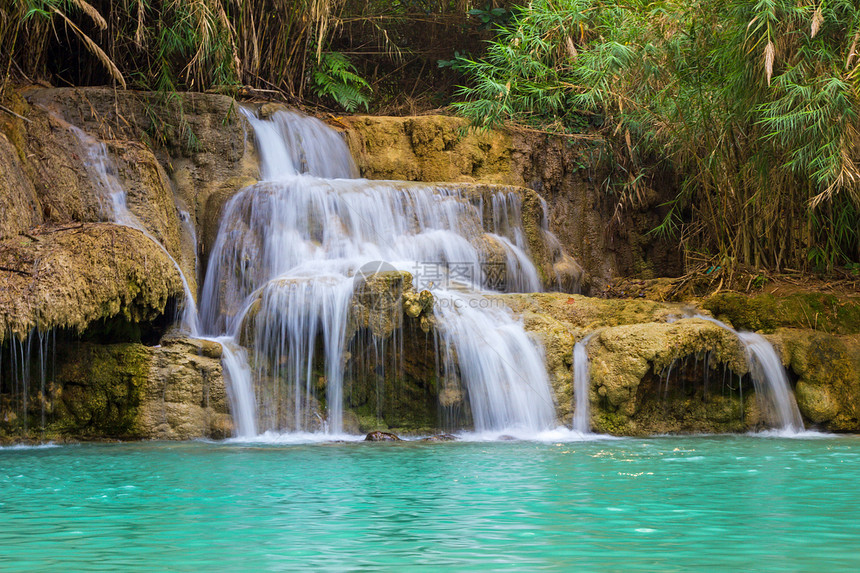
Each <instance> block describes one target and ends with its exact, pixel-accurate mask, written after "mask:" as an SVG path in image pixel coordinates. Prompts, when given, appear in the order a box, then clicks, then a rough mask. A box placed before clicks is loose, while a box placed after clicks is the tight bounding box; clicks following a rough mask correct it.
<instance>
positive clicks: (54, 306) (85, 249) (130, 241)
mask: <svg viewBox="0 0 860 573" xmlns="http://www.w3.org/2000/svg"><path fill="white" fill-rule="evenodd" d="M0 266H2V267H4V269H15V271H14V272H12V271H9V270H2V271H0V280H2V284H3V286H4V288H3V289H2V290H0V341H2V340H3V338H4V337H5V336H6V335H7V334H8V333H10V332H11V333H13V334H15V335H17V336H19V337H23V336H25V335H26V334H28V333H29V332H30V331H31V330H32V329H33V328H39V329H40V330H42V331H46V330H49V329H51V328H57V327H59V328H70V329H75V330H77V331H78V332H80V331H83V330H84V329H86V328H87V326H88V325H89V324H90V323H92V322H93V321H96V320H99V319H106V318H111V317H114V316H122V317H124V318H125V319H127V320H129V321H131V322H141V321H148V320H152V319H154V318H155V317H157V316H159V315H161V314H162V313H163V312H164V309H165V307H166V305H167V300H168V298H169V297H178V296H181V295H182V292H183V290H182V285H181V282H180V281H179V275H178V273H177V272H176V270H175V268H174V267H173V265H172V263H171V262H170V261H169V259H168V258H167V256H166V255H165V254H164V252H163V251H162V250H161V249H159V248H158V247H157V246H156V245H155V244H153V243H152V241H150V240H149V239H147V238H146V237H145V236H144V235H143V234H142V233H141V232H140V231H137V230H135V229H130V228H127V227H120V226H117V225H112V224H107V223H91V224H85V225H80V226H72V227H61V228H44V229H40V230H36V231H34V232H33V234H31V235H30V236H28V237H26V238H19V239H7V240H5V241H2V242H0Z"/></svg>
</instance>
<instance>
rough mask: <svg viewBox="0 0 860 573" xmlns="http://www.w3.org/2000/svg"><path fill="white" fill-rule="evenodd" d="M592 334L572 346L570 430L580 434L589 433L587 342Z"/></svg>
mask: <svg viewBox="0 0 860 573" xmlns="http://www.w3.org/2000/svg"><path fill="white" fill-rule="evenodd" d="M595 334H596V333H595V332H592V333H591V334H589V335H588V336H586V337H585V338H583V339H582V340H580V341H579V342H577V343H576V344H574V345H573V397H574V401H575V403H574V409H573V425H572V429H573V430H574V431H576V432H580V433H582V434H588V433H590V432H591V404H590V401H589V396H588V395H589V390H590V388H591V368H590V365H589V362H588V342H589V341H590V340H591V339H592V337H593V336H594V335H595Z"/></svg>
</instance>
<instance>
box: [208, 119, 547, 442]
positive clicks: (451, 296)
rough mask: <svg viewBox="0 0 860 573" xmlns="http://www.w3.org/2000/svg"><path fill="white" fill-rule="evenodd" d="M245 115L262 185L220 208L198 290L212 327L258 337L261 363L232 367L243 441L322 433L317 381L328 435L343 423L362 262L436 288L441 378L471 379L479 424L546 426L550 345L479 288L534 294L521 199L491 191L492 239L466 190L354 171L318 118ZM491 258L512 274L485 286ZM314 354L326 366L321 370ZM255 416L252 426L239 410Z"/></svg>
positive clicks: (466, 384) (254, 345)
mask: <svg viewBox="0 0 860 573" xmlns="http://www.w3.org/2000/svg"><path fill="white" fill-rule="evenodd" d="M247 115H248V120H249V122H250V123H251V125H252V127H253V128H254V132H255V135H256V138H257V145H258V149H259V152H260V157H261V166H260V170H261V176H262V178H263V181H261V182H260V183H257V184H255V185H252V186H250V187H247V188H246V189H244V190H242V191H241V192H239V193H238V194H237V195H235V196H234V197H233V198H232V199H230V201H229V202H228V203H227V204H226V205H225V207H224V214H223V216H222V219H221V222H220V228H219V232H218V236H217V239H216V242H215V244H214V246H213V249H212V252H211V256H210V258H209V265H208V267H207V272H206V278H205V280H204V283H203V290H202V294H201V322H202V328H203V330H204V332H205V333H207V335H209V336H215V337H219V338H217V339H218V340H222V339H224V337H229V340H232V344H233V345H235V347H236V348H238V346H239V342H240V340H243V341H244V339H243V338H242V333H243V332H244V333H245V337H246V338H247V333H248V332H249V328H250V332H252V333H253V336H252V340H250V341H244V343H245V344H246V345H248V350H249V351H250V353H249V354H252V355H253V357H254V358H253V359H252V366H250V367H249V366H246V365H244V364H241V362H242V361H241V360H236V361H235V363H233V362H234V361H233V360H232V358H231V359H229V360H225V361H224V365H225V369H226V370H227V373H228V376H229V378H230V380H231V381H232V390H231V392H232V393H233V396H234V399H235V404H234V407H235V410H236V411H239V412H243V414H242V415H241V416H237V420H236V421H237V426H238V434H239V435H241V436H249V435H253V434H254V433H256V432H266V431H300V432H301V431H314V430H315V429H317V428H319V420H318V419H317V416H316V412H315V410H314V406H315V404H317V403H318V400H319V399H320V398H321V397H320V396H316V395H315V386H316V385H317V382H318V377H320V376H323V377H324V380H325V396H324V398H325V412H324V414H325V420H324V424H323V426H322V428H323V429H325V430H326V431H328V432H330V433H335V434H337V433H340V432H342V431H343V406H344V404H343V403H344V391H343V388H344V377H345V372H344V363H345V360H346V356H345V343H346V340H345V336H346V334H347V332H348V327H349V324H348V323H349V320H350V304H351V301H352V300H353V294H354V292H355V289H356V285H357V282H356V281H357V280H358V278H361V276H362V269H364V268H366V266H367V265H368V264H372V265H382V266H383V267H384V268H386V269H399V270H402V271H408V272H410V273H411V274H412V276H413V284H414V286H415V290H416V292H417V291H420V290H422V289H427V290H429V291H431V292H432V293H433V295H434V297H435V301H436V302H435V307H434V316H435V319H436V321H437V331H436V332H437V336H438V341H437V346H438V351H439V356H438V363H439V370H440V371H439V376H440V377H441V378H442V384H443V385H446V386H447V385H449V384H450V385H462V387H463V389H464V391H465V393H466V395H467V396H468V404H469V407H470V409H471V420H472V422H473V425H474V429H475V430H476V431H479V432H484V431H487V432H493V431H502V430H506V431H507V430H522V431H527V432H537V431H541V430H545V429H548V428H550V427H552V426H553V425H554V419H555V413H554V405H553V399H552V394H551V391H550V386H549V380H548V377H547V374H546V368H545V366H544V359H543V355H542V352H541V349H540V348H539V346H538V345H536V343H535V342H534V341H533V340H532V339H531V338H530V337H529V336H528V335H527V333H526V332H525V330H524V328H523V326H522V325H521V324H520V322H518V321H517V320H515V319H514V318H513V317H512V315H511V313H510V311H509V310H508V309H507V308H505V307H503V306H502V305H501V304H500V303H498V302H497V301H494V300H490V299H487V298H486V297H485V296H484V294H485V293H491V292H494V291H499V290H501V291H505V290H514V291H517V290H522V291H536V290H540V281H539V278H538V274H537V270H536V269H535V267H534V264H533V263H532V262H531V260H530V259H529V257H528V255H527V254H526V252H525V249H526V244H525V239H524V235H523V231H522V226H521V218H520V217H519V215H518V213H519V209H520V205H519V198H518V197H516V196H514V195H511V196H507V195H501V194H499V195H497V196H495V197H493V198H492V203H493V205H492V206H493V207H494V209H493V222H494V223H495V225H494V226H493V230H494V232H493V233H490V232H486V231H485V230H484V229H483V224H484V221H483V213H482V208H480V205H477V206H476V205H475V204H474V202H473V201H470V200H469V197H467V196H466V194H465V193H464V192H463V191H461V190H459V189H457V188H448V187H441V186H432V185H427V184H417V183H406V182H391V181H388V182H386V181H367V180H362V179H355V178H354V177H355V175H356V168H355V165H354V163H353V161H352V158H351V156H350V154H349V150H348V149H347V147H346V145H345V143H344V142H343V141H342V140H341V139H340V137H339V136H338V135H337V134H336V133H335V132H334V131H333V130H331V129H330V128H328V127H327V126H325V124H323V123H322V122H320V121H319V120H316V119H313V118H308V117H304V116H300V115H298V114H294V113H289V112H277V113H275V114H274V115H273V116H272V118H271V119H269V120H260V119H257V118H256V117H255V116H253V115H252V114H247ZM488 245H490V246H491V248H488ZM491 252H495V253H502V256H501V259H502V260H501V261H498V260H497V259H498V257H497V259H493V258H492V257H491V256H490V255H488V253H491ZM491 264H500V265H501V266H503V267H504V269H505V273H504V280H502V281H501V282H499V281H496V282H493V281H492V280H491V279H493V278H494V277H495V273H491V272H489V271H490V270H489V269H488V265H491ZM394 326H396V325H394ZM395 330H396V328H395ZM371 343H372V344H373V345H375V347H378V348H382V347H384V346H385V344H386V343H385V342H384V340H374V341H371ZM241 355H242V354H241V353H240V352H237V353H236V357H240V356H241ZM320 357H322V358H323V360H322V363H323V364H324V372H320V371H318V370H315V368H314V365H315V364H316V363H318V362H317V361H318V360H319V358H320ZM263 380H267V381H268V384H263ZM253 411H256V426H251V424H250V422H249V421H248V418H247V417H246V416H245V414H244V413H250V412H253Z"/></svg>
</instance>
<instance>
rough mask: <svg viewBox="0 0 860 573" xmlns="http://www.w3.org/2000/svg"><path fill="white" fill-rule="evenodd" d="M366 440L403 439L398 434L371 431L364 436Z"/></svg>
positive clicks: (392, 440)
mask: <svg viewBox="0 0 860 573" xmlns="http://www.w3.org/2000/svg"><path fill="white" fill-rule="evenodd" d="M364 441H365V442H400V441H402V440H401V439H400V438H398V437H397V436H396V435H394V434H391V433H388V432H370V433H369V434H367V436H366V437H365V438H364Z"/></svg>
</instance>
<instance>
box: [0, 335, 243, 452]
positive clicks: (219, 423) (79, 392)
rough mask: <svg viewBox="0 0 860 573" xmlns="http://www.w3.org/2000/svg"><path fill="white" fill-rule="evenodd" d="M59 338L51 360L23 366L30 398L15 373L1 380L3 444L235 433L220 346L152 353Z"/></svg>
mask: <svg viewBox="0 0 860 573" xmlns="http://www.w3.org/2000/svg"><path fill="white" fill-rule="evenodd" d="M53 336H54V338H53V339H52V338H51V336H48V337H47V340H49V341H51V344H48V345H45V348H46V352H45V353H44V354H36V353H33V352H32V351H29V352H28V353H27V354H25V356H29V358H30V360H28V361H27V363H24V364H20V365H19V367H25V368H29V369H30V373H31V376H30V377H29V380H28V384H29V387H28V388H26V394H25V393H24V392H25V389H24V385H23V380H22V379H19V378H14V374H13V375H12V376H10V372H9V370H6V371H5V372H4V373H3V374H4V375H3V376H2V377H0V442H5V441H16V440H21V439H24V440H52V439H58V440H66V439H106V438H113V439H169V440H187V439H193V438H202V437H209V438H225V437H228V436H229V435H230V434H231V433H232V422H231V419H230V415H229V411H228V403H227V395H226V390H225V386H224V379H223V376H222V373H221V363H220V360H218V359H217V358H212V357H211V355H212V354H213V353H215V349H214V348H212V344H215V343H210V342H207V341H198V340H192V339H175V338H173V339H168V340H166V341H165V344H164V345H162V346H159V347H149V346H145V345H143V344H138V343H123V344H95V343H92V342H83V341H81V340H75V339H74V338H69V337H64V336H60V337H59V338H57V337H56V335H53ZM218 350H220V348H219V349H218ZM207 354H209V355H210V356H207ZM4 358H7V359H8V356H4Z"/></svg>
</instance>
